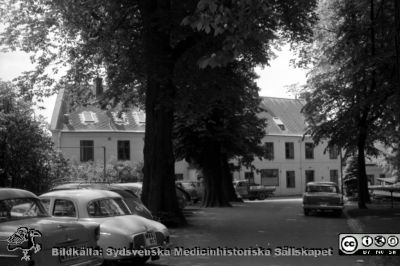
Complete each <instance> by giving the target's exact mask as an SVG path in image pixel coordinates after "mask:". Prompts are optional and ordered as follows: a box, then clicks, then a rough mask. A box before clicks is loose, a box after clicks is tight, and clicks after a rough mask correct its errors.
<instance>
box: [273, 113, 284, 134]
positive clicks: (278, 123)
mask: <svg viewBox="0 0 400 266" xmlns="http://www.w3.org/2000/svg"><path fill="white" fill-rule="evenodd" d="M272 119H273V120H274V122H275V124H276V125H277V126H278V127H279V128H280V129H281V130H282V131H284V130H286V127H285V124H283V122H282V120H281V119H280V118H279V117H276V116H275V117H273V118H272Z"/></svg>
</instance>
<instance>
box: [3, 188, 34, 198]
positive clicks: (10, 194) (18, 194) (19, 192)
mask: <svg viewBox="0 0 400 266" xmlns="http://www.w3.org/2000/svg"><path fill="white" fill-rule="evenodd" d="M17 198H37V196H36V195H35V194H33V193H32V192H30V191H27V190H24V189H18V188H0V200H4V199H17Z"/></svg>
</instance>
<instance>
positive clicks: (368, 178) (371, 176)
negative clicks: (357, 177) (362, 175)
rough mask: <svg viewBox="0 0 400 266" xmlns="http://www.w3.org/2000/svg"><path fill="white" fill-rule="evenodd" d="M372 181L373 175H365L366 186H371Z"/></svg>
mask: <svg viewBox="0 0 400 266" xmlns="http://www.w3.org/2000/svg"><path fill="white" fill-rule="evenodd" d="M374 179H375V178H374V175H367V180H368V185H373V184H374Z"/></svg>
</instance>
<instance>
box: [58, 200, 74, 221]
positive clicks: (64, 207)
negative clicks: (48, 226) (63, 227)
mask: <svg viewBox="0 0 400 266" xmlns="http://www.w3.org/2000/svg"><path fill="white" fill-rule="evenodd" d="M53 216H59V217H76V210H75V205H74V203H73V202H72V201H70V200H65V199H56V200H55V201H54V207H53Z"/></svg>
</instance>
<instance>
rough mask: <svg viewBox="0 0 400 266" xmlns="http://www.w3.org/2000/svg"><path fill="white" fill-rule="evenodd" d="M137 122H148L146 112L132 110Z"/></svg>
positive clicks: (141, 123) (140, 123)
mask: <svg viewBox="0 0 400 266" xmlns="http://www.w3.org/2000/svg"><path fill="white" fill-rule="evenodd" d="M132 115H133V118H134V119H135V122H136V124H138V125H144V124H145V123H146V114H145V113H144V112H142V111H132Z"/></svg>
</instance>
